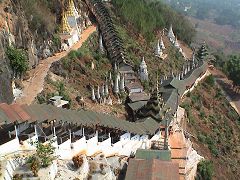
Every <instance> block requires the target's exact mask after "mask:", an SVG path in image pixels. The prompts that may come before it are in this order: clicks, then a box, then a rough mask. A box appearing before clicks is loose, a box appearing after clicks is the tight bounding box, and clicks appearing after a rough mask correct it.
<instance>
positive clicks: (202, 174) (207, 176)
mask: <svg viewBox="0 0 240 180" xmlns="http://www.w3.org/2000/svg"><path fill="white" fill-rule="evenodd" d="M212 176H213V163H212V162H211V161H208V160H204V161H201V162H200V163H199V164H198V167H197V177H196V180H202V179H204V180H211V179H212Z"/></svg>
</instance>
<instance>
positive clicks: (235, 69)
mask: <svg viewBox="0 0 240 180" xmlns="http://www.w3.org/2000/svg"><path fill="white" fill-rule="evenodd" d="M227 73H228V76H229V78H230V79H231V80H232V81H233V84H234V86H239V85H240V56H236V55H235V56H230V58H229V61H228V62H227Z"/></svg>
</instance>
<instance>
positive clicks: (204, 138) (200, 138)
mask: <svg viewBox="0 0 240 180" xmlns="http://www.w3.org/2000/svg"><path fill="white" fill-rule="evenodd" d="M197 138H198V140H199V141H200V142H202V143H205V142H206V136H205V135H203V134H198V136H197Z"/></svg>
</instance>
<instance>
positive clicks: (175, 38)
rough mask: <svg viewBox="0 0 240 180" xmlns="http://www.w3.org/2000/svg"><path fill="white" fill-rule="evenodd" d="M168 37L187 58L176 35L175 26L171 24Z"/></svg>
mask: <svg viewBox="0 0 240 180" xmlns="http://www.w3.org/2000/svg"><path fill="white" fill-rule="evenodd" d="M167 36H168V39H169V41H170V42H171V43H172V44H173V45H174V47H175V48H177V49H178V51H179V52H180V53H181V54H182V55H183V57H184V58H185V54H184V52H183V50H182V48H181V46H180V44H179V42H178V39H177V37H176V36H175V35H174V32H173V27H172V25H171V26H170V28H169V30H168V35H167Z"/></svg>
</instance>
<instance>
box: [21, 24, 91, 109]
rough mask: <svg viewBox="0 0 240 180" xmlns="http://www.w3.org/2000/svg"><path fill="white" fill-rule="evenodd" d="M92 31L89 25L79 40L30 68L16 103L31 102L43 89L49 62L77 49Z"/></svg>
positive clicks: (49, 65)
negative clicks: (69, 47)
mask: <svg viewBox="0 0 240 180" xmlns="http://www.w3.org/2000/svg"><path fill="white" fill-rule="evenodd" d="M94 31H96V27H95V26H89V27H88V28H87V29H86V30H84V31H83V33H82V34H81V40H80V41H79V42H78V43H76V44H75V45H74V46H73V47H72V48H71V49H69V50H68V51H63V52H61V53H57V54H56V55H55V56H52V57H49V58H47V59H44V60H42V61H41V62H40V64H39V65H38V66H37V67H36V68H35V69H32V70H31V71H30V75H31V78H30V79H28V80H26V81H23V86H24V88H23V95H22V96H21V97H20V98H18V99H17V100H16V103H18V104H28V105H29V104H31V103H32V102H33V101H34V99H35V98H36V97H37V95H38V94H39V93H40V92H41V91H42V90H43V86H44V79H45V77H46V76H47V73H48V71H49V68H50V67H51V64H52V63H53V62H56V61H58V60H60V59H61V58H63V57H64V56H67V54H68V52H69V51H71V50H77V49H79V48H80V47H81V46H82V44H83V43H84V42H85V41H86V40H87V39H88V37H89V36H90V35H91V34H92V33H93V32H94Z"/></svg>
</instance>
